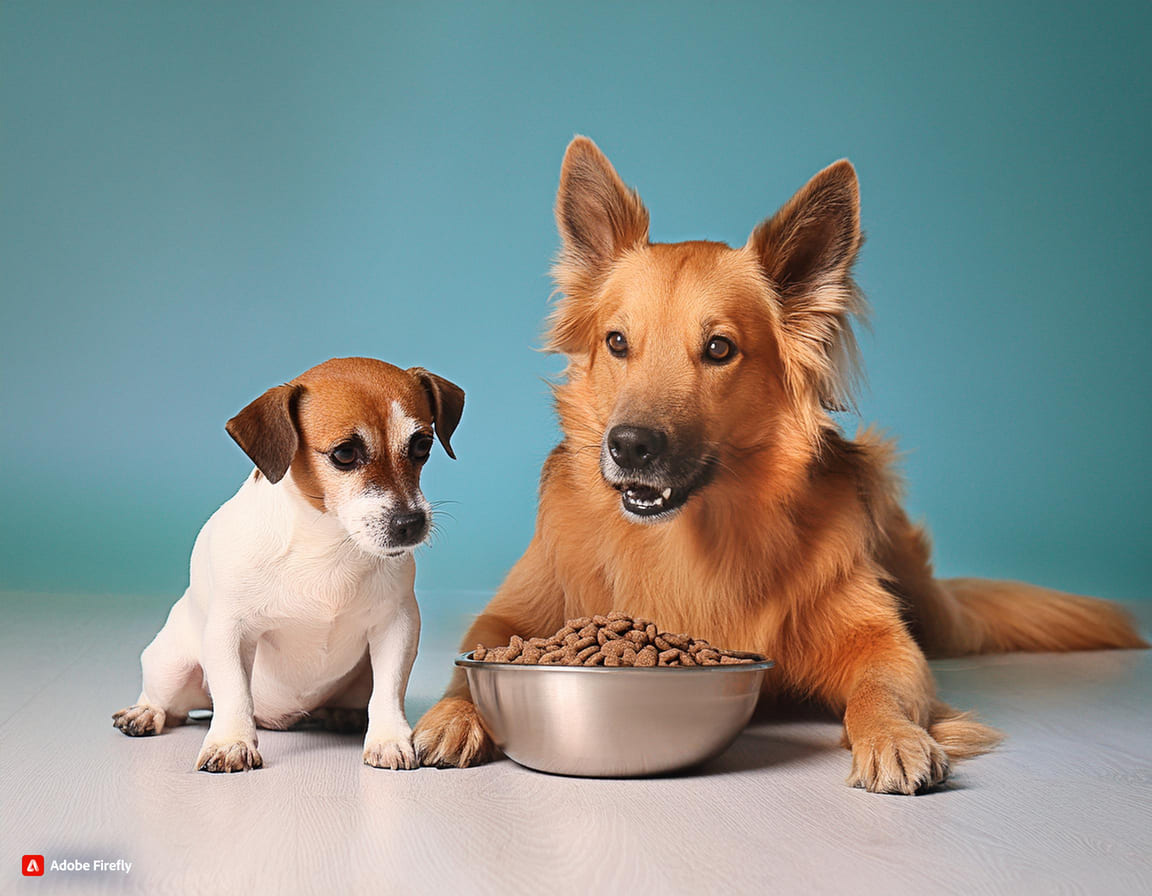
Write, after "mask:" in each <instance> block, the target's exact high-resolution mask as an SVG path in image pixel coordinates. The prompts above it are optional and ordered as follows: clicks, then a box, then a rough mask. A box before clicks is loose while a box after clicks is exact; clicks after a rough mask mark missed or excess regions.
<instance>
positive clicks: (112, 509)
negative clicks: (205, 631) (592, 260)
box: [0, 0, 1152, 606]
mask: <svg viewBox="0 0 1152 896" xmlns="http://www.w3.org/2000/svg"><path fill="white" fill-rule="evenodd" d="M1150 59H1152V6H1150V5H1149V4H1148V3H1145V2H1136V3H1129V4H1100V3H1094V4H1088V3H1084V4H1072V3H1063V4H1056V5H1053V4H1042V3H1003V2H994V3H987V2H979V3H957V4H948V5H943V4H924V3H884V4H876V3H872V4H860V3H841V4H827V3H750V4H723V3H719V4H696V3H693V4H677V3H667V2H666V3H644V4H612V3H588V2H585V3H542V2H538V3H527V2H526V3H502V2H486V3H483V4H476V5H471V6H465V5H455V4H447V3H440V4H407V3H406V4H385V3H364V4H354V3H298V4H293V3H275V4H273V3H268V4H255V3H244V2H240V3H207V2H204V3H183V2H180V3H177V2H167V3H160V2H140V3H113V2H107V3H95V2H93V3H67V2H52V3H41V2H8V0H5V2H3V3H0V178H2V180H0V299H2V303H0V420H2V425H3V439H2V440H0V469H2V470H3V476H2V477H0V483H2V484H0V506H2V507H3V513H2V520H0V526H2V528H0V588H3V589H6V590H9V591H16V590H20V591H26V592H27V591H32V592H36V591H71V592H84V593H92V594H105V595H108V594H118V595H128V594H134V595H155V596H156V597H157V600H159V599H160V598H163V599H165V600H167V599H169V596H170V595H173V594H176V593H178V592H179V591H180V590H182V588H183V587H184V584H185V582H186V576H187V559H188V554H189V551H190V549H191V545H192V541H193V538H194V536H195V534H196V531H197V530H198V528H199V526H200V525H201V524H202V523H203V521H204V520H205V519H206V518H207V517H208V515H209V514H210V513H211V512H212V511H213V510H214V509H215V508H216V507H217V506H218V505H219V504H220V503H221V502H222V501H224V500H225V499H226V498H227V497H228V496H229V495H230V494H232V492H233V491H234V490H235V489H236V487H237V486H238V485H239V483H240V482H241V480H242V479H243V477H244V476H245V474H246V472H247V471H248V469H249V465H248V462H247V460H246V459H245V458H244V457H243V455H242V454H241V453H240V452H239V450H238V449H237V448H236V447H235V446H234V445H233V444H232V442H231V440H230V439H228V437H227V436H226V435H225V433H224V429H223V424H224V421H225V420H226V419H227V418H228V417H230V416H231V415H232V414H233V413H235V412H236V411H237V410H238V409H239V408H240V407H242V406H243V405H244V404H246V403H247V402H248V401H249V400H250V399H251V398H253V397H255V396H256V395H257V394H259V393H260V392H261V391H263V390H264V389H265V388H267V387H268V386H271V385H273V384H276V383H278V382H282V381H284V380H286V379H288V378H291V377H292V376H294V375H296V374H297V373H299V372H300V371H302V370H303V369H305V368H306V367H309V366H311V365H313V364H315V363H317V362H319V361H321V360H323V359H325V358H328V357H331V356H336V355H353V354H365V355H372V356H376V357H381V358H384V359H387V360H390V361H393V362H395V363H398V364H401V365H404V366H408V365H412V364H421V365H424V366H426V367H428V368H429V369H431V370H433V371H436V372H437V373H440V374H442V375H444V376H447V377H449V378H450V379H453V380H455V381H456V382H458V383H460V384H461V385H462V386H463V387H464V388H465V389H466V390H467V392H468V406H467V410H466V412H465V416H464V420H463V422H462V424H461V428H460V430H459V433H458V436H457V437H456V438H455V439H454V444H455V447H456V449H457V454H458V456H459V458H460V459H459V460H458V461H457V462H455V463H452V462H451V461H449V460H448V459H447V458H446V457H445V456H444V455H443V454H442V453H441V452H439V450H437V453H436V455H435V456H434V458H433V461H432V462H431V463H430V465H429V467H428V469H427V472H426V475H425V491H426V493H427V494H428V496H429V498H430V499H431V500H453V501H456V502H458V503H456V504H454V505H450V506H449V508H448V510H449V511H450V513H451V514H452V518H449V519H442V521H441V523H442V526H441V529H442V531H441V533H440V535H439V537H438V540H437V542H436V544H435V545H434V546H433V547H432V548H431V549H429V550H427V551H425V552H424V553H423V554H422V556H421V559H420V566H419V569H420V572H419V575H420V585H421V587H422V588H423V589H425V590H428V591H434V590H439V591H453V592H462V591H474V592H482V591H487V590H490V589H492V588H493V587H495V586H496V585H497V584H498V583H499V581H500V579H501V577H502V576H503V574H504V572H505V571H506V570H507V568H508V567H509V566H510V565H511V564H512V563H513V562H514V561H515V559H516V558H517V557H518V556H519V553H520V552H521V550H522V549H523V547H524V546H525V544H526V543H527V541H528V538H529V536H530V534H531V530H532V526H533V515H534V507H535V490H536V478H537V473H538V470H539V466H540V463H541V461H542V460H543V458H544V456H545V455H546V453H547V451H548V449H549V447H550V446H551V444H552V443H553V442H554V440H555V439H556V436H557V432H556V427H555V424H554V421H553V417H552V414H551V410H550V404H549V397H548V390H547V387H546V384H545V379H546V378H547V377H548V376H551V375H554V374H555V373H556V371H558V370H559V368H560V361H559V359H557V358H554V357H549V356H546V355H543V354H541V353H539V352H538V351H537V347H538V345H539V333H540V328H541V322H542V320H543V318H544V316H545V313H546V309H547V304H548V299H549V292H550V285H549V282H548V280H547V277H546V271H547V268H548V266H549V262H550V259H551V256H552V254H553V252H554V251H555V248H556V237H555V230H554V226H553V223H552V217H551V205H552V200H553V194H554V190H555V186H556V181H557V175H558V171H559V165H560V159H561V156H562V153H563V150H564V147H565V145H566V143H567V141H568V140H569V139H570V138H571V137H572V135H573V134H574V133H577V132H579V133H584V134H588V135H589V136H591V137H593V138H594V139H595V140H597V141H598V142H599V143H600V145H601V147H602V148H603V149H604V150H605V151H606V152H607V153H608V155H609V156H610V157H611V158H612V160H613V161H614V163H615V164H616V166H617V168H618V169H619V171H620V172H621V174H622V175H623V177H624V178H625V180H626V181H628V182H629V183H631V184H634V185H635V186H637V187H638V188H639V190H640V192H641V194H642V195H643V197H644V199H645V201H646V202H647V204H648V206H649V208H650V209H651V211H652V220H653V226H652V235H653V238H654V239H657V240H677V239H684V238H700V237H703V238H713V239H721V240H725V241H728V242H731V243H742V242H743V241H744V240H745V238H746V237H747V234H748V233H749V231H750V230H751V229H752V227H753V226H754V225H755V224H756V222H757V221H758V220H760V219H761V218H762V217H764V216H766V215H768V214H769V213H771V212H772V211H773V210H774V209H775V208H776V207H777V206H778V205H780V204H781V203H782V202H784V201H785V200H786V199H787V198H788V197H789V196H790V195H791V194H792V193H793V192H794V191H795V190H796V189H798V188H799V187H800V186H801V185H802V184H803V183H804V182H805V180H806V179H807V178H808V177H809V176H811V175H812V174H813V173H815V172H816V171H817V170H818V169H819V168H821V167H823V166H824V165H826V164H828V163H829V162H831V161H833V160H835V159H837V158H839V157H842V156H848V157H850V158H851V159H852V160H853V162H854V163H855V164H856V165H857V168H858V170H859V173H860V177H861V181H862V194H863V221H864V226H865V228H866V230H867V232H868V237H869V239H868V244H867V246H866V248H865V250H864V254H863V257H862V260H861V263H860V266H859V278H860V281H861V283H862V285H863V286H864V288H865V289H866V291H867V292H868V294H869V296H870V298H871V300H872V303H873V306H874V316H873V321H874V326H873V332H872V333H871V334H869V333H867V332H865V333H863V334H862V344H863V348H864V355H865V359H866V362H867V368H868V371H869V375H870V383H871V385H870V388H869V389H868V390H867V391H866V392H865V394H864V395H863V398H862V401H861V403H860V404H861V410H862V417H863V419H864V420H866V421H875V422H877V423H879V424H880V425H881V426H883V427H884V428H886V429H887V430H888V431H890V432H891V433H892V434H894V435H896V436H898V437H899V438H900V440H901V443H902V445H903V448H904V449H905V451H906V452H907V457H906V460H905V469H906V472H907V477H908V496H909V504H910V507H911V509H912V512H913V514H914V515H916V516H922V517H925V518H927V519H928V520H929V521H930V524H931V526H932V529H933V531H934V533H935V536H936V541H937V544H938V567H939V568H940V570H941V571H942V572H945V573H979V574H986V575H994V576H1009V577H1018V578H1025V579H1030V580H1033V581H1037V582H1041V583H1045V584H1049V585H1053V586H1057V587H1062V588H1066V589H1069V590H1082V591H1087V592H1093V593H1099V594H1106V595H1111V596H1115V597H1126V598H1147V597H1150V596H1152V589H1150V588H1149V581H1150V573H1152V535H1150V533H1152V526H1149V524H1148V521H1147V514H1148V508H1149V507H1150V506H1152V476H1150V475H1149V445H1152V423H1150V415H1149V406H1150V398H1152V373H1150V365H1149V361H1150V359H1152V352H1150V349H1152V336H1150V334H1152V212H1150V209H1152V178H1149V176H1148V160H1149V158H1152V77H1150V76H1149V71H1150V69H1149V60H1150ZM846 425H848V426H849V427H850V428H851V427H854V426H855V421H853V420H851V419H848V420H847V421H846ZM480 600H482V597H479V596H477V597H475V598H472V597H468V598H466V602H469V603H471V604H475V605H476V606H478V605H479V602H480Z"/></svg>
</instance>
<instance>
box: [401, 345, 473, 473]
mask: <svg viewBox="0 0 1152 896" xmlns="http://www.w3.org/2000/svg"><path fill="white" fill-rule="evenodd" d="M408 373H410V374H411V375H412V376H414V377H416V379H417V380H419V381H420V385H421V386H423V387H424V393H425V394H426V395H427V396H428V404H429V405H431V407H432V426H433V428H434V429H435V430H436V437H437V438H438V439H439V440H440V444H441V445H443V446H444V450H445V451H447V452H448V456H449V457H450V458H452V460H456V455H455V454H454V453H453V452H452V442H451V439H452V433H454V432H455V431H456V426H457V424H459V423H460V416H461V415H462V414H463V413H464V390H463V389H461V388H460V387H459V386H457V385H456V384H455V383H453V382H450V381H448V380H446V379H444V377H442V376H437V375H436V374H434V373H429V372H428V371H427V370H425V369H424V368H423V367H409V368H408Z"/></svg>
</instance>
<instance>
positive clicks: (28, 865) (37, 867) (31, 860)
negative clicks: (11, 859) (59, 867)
mask: <svg viewBox="0 0 1152 896" xmlns="http://www.w3.org/2000/svg"><path fill="white" fill-rule="evenodd" d="M20 870H21V871H23V872H24V876H25V877H41V876H42V875H43V874H44V856H24V858H23V859H21V860H20Z"/></svg>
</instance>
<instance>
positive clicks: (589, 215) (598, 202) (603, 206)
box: [555, 137, 648, 295]
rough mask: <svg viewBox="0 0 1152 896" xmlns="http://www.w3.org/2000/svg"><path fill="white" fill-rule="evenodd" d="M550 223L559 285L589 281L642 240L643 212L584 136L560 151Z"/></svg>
mask: <svg viewBox="0 0 1152 896" xmlns="http://www.w3.org/2000/svg"><path fill="white" fill-rule="evenodd" d="M556 226H557V227H558V228H559V229H560V236H561V238H562V239H563V240H564V246H563V248H562V249H561V251H560V258H559V261H558V262H557V265H556V272H555V273H556V280H557V283H558V284H559V285H560V289H561V290H562V291H563V292H564V293H566V294H568V295H572V294H573V292H579V291H580V289H581V288H582V287H585V288H586V287H587V286H589V285H591V281H593V280H594V279H595V278H596V277H598V276H599V275H600V274H601V273H602V272H603V271H604V269H605V268H607V267H608V265H609V264H611V263H612V262H613V261H614V260H615V259H616V258H617V257H618V256H619V255H620V254H621V253H622V252H624V251H625V250H626V249H630V248H632V247H633V246H637V245H642V244H645V243H647V242H648V210H647V209H646V208H644V203H643V202H641V201H640V196H639V195H638V194H637V193H636V191H635V190H631V189H629V188H628V187H627V186H625V184H624V181H622V180H621V179H620V175H618V174H617V173H616V169H615V168H613V167H612V163H611V162H609V161H608V158H607V157H606V156H605V155H604V153H602V152H601V151H600V149H599V147H597V146H596V144H595V143H593V142H592V141H591V140H589V139H588V138H587V137H576V138H575V139H574V140H573V141H572V142H571V143H570V144H568V150H567V152H565V153H564V164H563V165H562V166H561V168H560V189H559V190H558V192H557V194H556Z"/></svg>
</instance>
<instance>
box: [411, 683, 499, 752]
mask: <svg viewBox="0 0 1152 896" xmlns="http://www.w3.org/2000/svg"><path fill="white" fill-rule="evenodd" d="M412 739H413V741H414V742H415V744H416V752H417V753H418V754H419V756H420V764H421V765H434V766H438V767H440V768H446V767H453V766H454V767H456V768H467V767H468V766H470V765H478V764H479V763H482V762H488V761H489V760H491V759H492V758H493V757H494V756H495V755H496V746H495V745H494V744H493V743H492V738H490V737H489V736H488V732H487V731H485V730H484V726H483V725H482V724H480V714H479V713H477V712H476V707H475V706H473V705H472V702H471V701H470V700H465V699H463V698H461V697H447V698H445V699H443V700H441V701H440V702H439V703H437V704H436V705H435V706H433V707H432V708H431V709H430V710H428V712H426V713H425V714H424V718H422V719H421V720H420V721H419V723H418V724H417V725H416V731H415V732H414V733H413V737H412Z"/></svg>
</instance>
